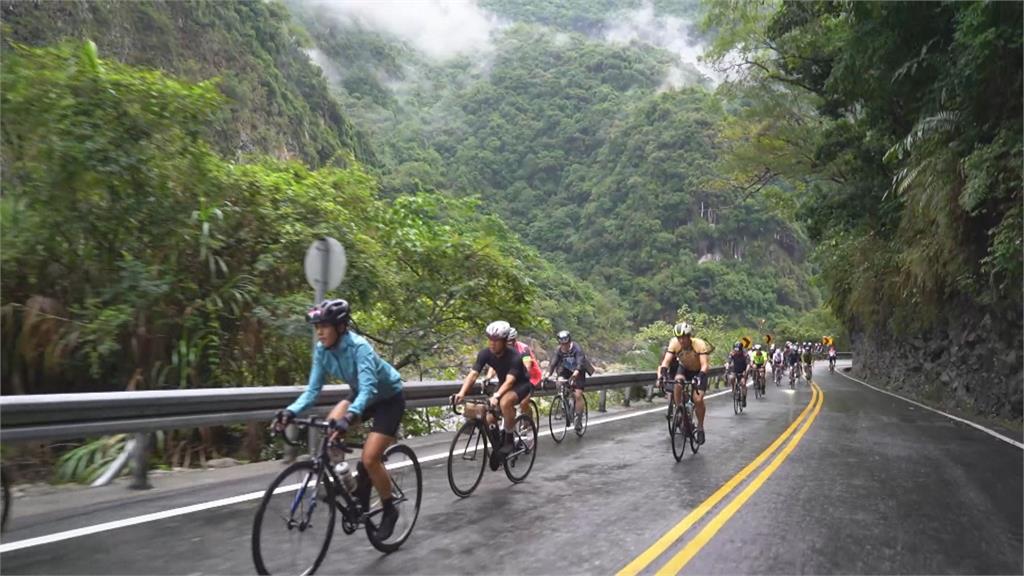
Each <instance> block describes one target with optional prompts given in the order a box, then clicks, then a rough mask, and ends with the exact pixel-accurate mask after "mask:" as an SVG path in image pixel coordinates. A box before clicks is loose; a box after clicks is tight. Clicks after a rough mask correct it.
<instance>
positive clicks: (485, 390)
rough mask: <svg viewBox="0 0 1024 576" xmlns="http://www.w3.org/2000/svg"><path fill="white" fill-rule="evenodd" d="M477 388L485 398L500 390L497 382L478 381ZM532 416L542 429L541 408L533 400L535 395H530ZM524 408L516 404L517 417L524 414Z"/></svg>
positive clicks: (492, 380)
mask: <svg viewBox="0 0 1024 576" xmlns="http://www.w3.org/2000/svg"><path fill="white" fill-rule="evenodd" d="M476 384H477V386H479V387H480V394H481V395H483V396H490V395H491V394H493V393H495V392H496V391H497V390H498V387H499V383H498V381H497V380H494V379H491V380H483V379H480V380H477V383H476ZM528 404H529V405H530V414H531V415H532V416H533V421H534V422H535V423H536V424H537V427H538V428H539V427H540V406H538V405H537V401H536V400H534V399H533V395H532V394H531V395H530V401H529V402H528ZM522 413H523V408H522V405H521V404H516V415H519V414H522Z"/></svg>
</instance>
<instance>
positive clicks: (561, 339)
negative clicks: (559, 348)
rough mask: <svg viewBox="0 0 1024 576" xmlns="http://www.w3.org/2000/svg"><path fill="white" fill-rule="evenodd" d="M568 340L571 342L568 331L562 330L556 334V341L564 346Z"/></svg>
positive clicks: (570, 335)
mask: <svg viewBox="0 0 1024 576" xmlns="http://www.w3.org/2000/svg"><path fill="white" fill-rule="evenodd" d="M569 340H572V334H569V331H568V330H562V331H561V332H559V333H558V341H559V342H561V343H562V344H565V343H566V342H568V341H569Z"/></svg>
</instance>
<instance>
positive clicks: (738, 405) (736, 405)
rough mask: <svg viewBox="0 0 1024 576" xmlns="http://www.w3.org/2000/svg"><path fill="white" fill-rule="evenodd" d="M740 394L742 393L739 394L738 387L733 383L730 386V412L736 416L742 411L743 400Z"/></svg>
mask: <svg viewBox="0 0 1024 576" xmlns="http://www.w3.org/2000/svg"><path fill="white" fill-rule="evenodd" d="M741 394H742V392H740V387H739V385H738V384H735V383H734V384H733V385H732V411H733V412H734V413H736V414H739V413H740V412H742V411H743V404H742V401H743V400H742V397H741V396H740V395H741Z"/></svg>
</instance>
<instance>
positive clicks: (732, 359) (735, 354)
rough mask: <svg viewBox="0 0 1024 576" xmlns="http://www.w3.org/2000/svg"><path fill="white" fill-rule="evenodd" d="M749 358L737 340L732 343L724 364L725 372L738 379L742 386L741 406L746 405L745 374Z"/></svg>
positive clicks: (748, 365) (748, 366)
mask: <svg viewBox="0 0 1024 576" xmlns="http://www.w3.org/2000/svg"><path fill="white" fill-rule="evenodd" d="M749 360H750V358H749V357H748V356H747V352H746V350H744V349H743V344H741V343H740V342H737V343H735V344H733V345H732V353H731V354H729V360H728V362H727V365H726V370H727V372H729V373H731V374H732V375H733V378H736V379H737V380H739V382H740V384H741V385H742V386H743V407H744V408H746V407H747V375H748V374H749V373H750V362H749Z"/></svg>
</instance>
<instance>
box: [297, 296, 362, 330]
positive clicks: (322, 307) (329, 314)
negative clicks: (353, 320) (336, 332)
mask: <svg viewBox="0 0 1024 576" xmlns="http://www.w3.org/2000/svg"><path fill="white" fill-rule="evenodd" d="M351 314H352V309H351V308H350V307H349V305H348V302H347V301H345V300H342V299H340V298H338V299H336V300H324V301H323V302H321V303H320V304H317V305H316V306H314V307H312V308H310V309H309V311H308V312H306V322H308V323H310V324H334V325H338V324H347V323H348V320H349V318H350V317H351Z"/></svg>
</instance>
